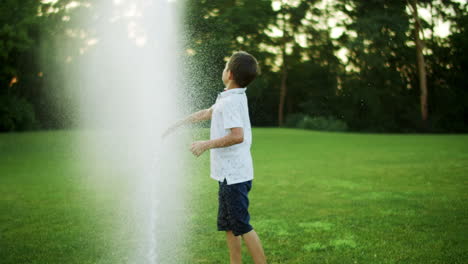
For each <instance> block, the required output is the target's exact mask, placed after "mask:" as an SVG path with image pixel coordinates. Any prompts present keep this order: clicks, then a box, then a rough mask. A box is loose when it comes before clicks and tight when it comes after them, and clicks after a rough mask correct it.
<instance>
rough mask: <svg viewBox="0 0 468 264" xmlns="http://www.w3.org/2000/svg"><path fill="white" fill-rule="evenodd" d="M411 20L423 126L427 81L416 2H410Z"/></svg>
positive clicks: (424, 121) (425, 110) (425, 111)
mask: <svg viewBox="0 0 468 264" xmlns="http://www.w3.org/2000/svg"><path fill="white" fill-rule="evenodd" d="M410 4H411V7H412V9H413V10H412V11H413V18H414V21H415V22H414V41H415V43H416V56H417V61H418V77H419V89H420V92H421V94H420V104H421V119H422V121H423V123H424V124H425V123H426V121H427V118H428V110H427V108H428V106H427V80H426V62H425V61H424V55H423V49H424V43H423V41H422V40H421V39H420V38H419V32H420V31H421V22H420V20H419V15H418V7H417V0H411V1H410Z"/></svg>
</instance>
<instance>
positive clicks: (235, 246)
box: [226, 231, 242, 264]
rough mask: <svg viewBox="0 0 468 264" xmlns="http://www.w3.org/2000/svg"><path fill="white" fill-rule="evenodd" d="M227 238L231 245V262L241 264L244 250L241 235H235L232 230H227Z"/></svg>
mask: <svg viewBox="0 0 468 264" xmlns="http://www.w3.org/2000/svg"><path fill="white" fill-rule="evenodd" d="M226 240H227V244H228V247H229V256H230V258H231V264H241V263H242V252H241V238H240V236H235V235H234V234H233V233H232V231H226Z"/></svg>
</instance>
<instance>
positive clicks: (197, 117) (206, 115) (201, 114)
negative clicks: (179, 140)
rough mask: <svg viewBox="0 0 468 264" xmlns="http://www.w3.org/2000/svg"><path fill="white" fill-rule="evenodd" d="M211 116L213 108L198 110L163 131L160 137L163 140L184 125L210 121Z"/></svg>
mask: <svg viewBox="0 0 468 264" xmlns="http://www.w3.org/2000/svg"><path fill="white" fill-rule="evenodd" d="M212 114H213V106H212V107H210V108H208V109H203V110H200V111H198V112H195V113H193V114H191V115H189V116H187V117H186V118H184V119H182V120H179V121H178V122H176V123H175V124H173V125H172V126H170V127H169V128H168V129H166V131H164V133H163V135H162V137H163V138H164V137H166V136H167V135H169V134H170V133H172V132H173V131H174V130H176V129H177V128H179V127H180V126H183V125H185V124H189V123H196V122H200V121H205V120H210V119H211V115H212Z"/></svg>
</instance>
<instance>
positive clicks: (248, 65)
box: [164, 51, 266, 264]
mask: <svg viewBox="0 0 468 264" xmlns="http://www.w3.org/2000/svg"><path fill="white" fill-rule="evenodd" d="M258 74H259V67H258V63H257V60H256V59H255V58H254V57H253V56H252V55H250V54H248V53H247V52H242V51H241V52H236V53H234V54H233V55H232V56H231V58H230V59H229V61H228V62H227V63H226V67H225V68H224V70H223V75H222V80H223V82H224V85H226V88H225V89H224V91H223V92H222V93H220V94H219V95H218V98H217V99H216V103H215V104H214V105H213V106H211V107H210V108H209V109H205V110H201V111H198V112H196V113H194V114H192V115H190V116H188V117H187V118H186V119H184V120H182V121H180V122H177V123H176V124H174V125H173V126H172V127H170V128H169V129H168V130H167V131H166V132H165V133H164V136H166V135H168V134H169V133H170V132H171V131H173V130H174V129H176V128H177V127H179V126H181V125H183V124H186V123H195V122H199V121H203V120H210V119H211V129H210V140H206V141H196V142H194V143H192V145H191V147H190V151H191V152H192V153H193V154H194V155H195V156H197V157H198V156H200V155H201V154H202V153H203V152H205V151H206V150H208V149H209V150H210V154H211V157H210V159H211V160H210V163H211V178H213V179H215V180H217V181H218V184H219V193H218V200H219V209H218V230H219V231H226V240H227V245H228V248H229V255H230V260H231V263H241V239H240V237H242V238H243V239H244V242H245V243H246V245H247V248H248V249H249V252H250V254H251V255H252V258H253V260H254V262H255V263H261V264H263V263H266V260H265V255H264V253H263V248H262V245H261V242H260V239H259V238H258V236H257V233H256V232H255V231H254V230H253V227H252V226H251V225H250V224H249V221H250V215H249V212H248V206H249V199H248V196H247V195H248V192H249V191H250V189H251V187H252V179H253V164H252V157H251V154H250V145H251V143H252V132H251V127H250V119H249V111H248V106H247V96H246V95H245V90H246V89H247V88H245V87H246V86H247V85H248V84H250V83H251V82H252V81H253V80H254V79H255V77H256V76H257V75H258Z"/></svg>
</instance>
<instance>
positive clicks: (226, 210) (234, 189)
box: [218, 180, 253, 236]
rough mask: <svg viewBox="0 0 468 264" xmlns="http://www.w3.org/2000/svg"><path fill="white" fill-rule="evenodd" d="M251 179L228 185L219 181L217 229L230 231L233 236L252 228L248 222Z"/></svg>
mask: <svg viewBox="0 0 468 264" xmlns="http://www.w3.org/2000/svg"><path fill="white" fill-rule="evenodd" d="M251 188H252V181H246V182H241V183H236V184H231V185H228V184H227V182H226V180H224V182H219V192H218V200H219V208H218V231H232V233H233V234H234V235H235V236H239V235H243V234H245V233H248V232H250V231H252V230H253V227H252V226H251V225H250V224H249V221H250V215H249V211H248V208H249V198H248V196H247V195H248V193H249V191H250V189H251Z"/></svg>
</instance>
